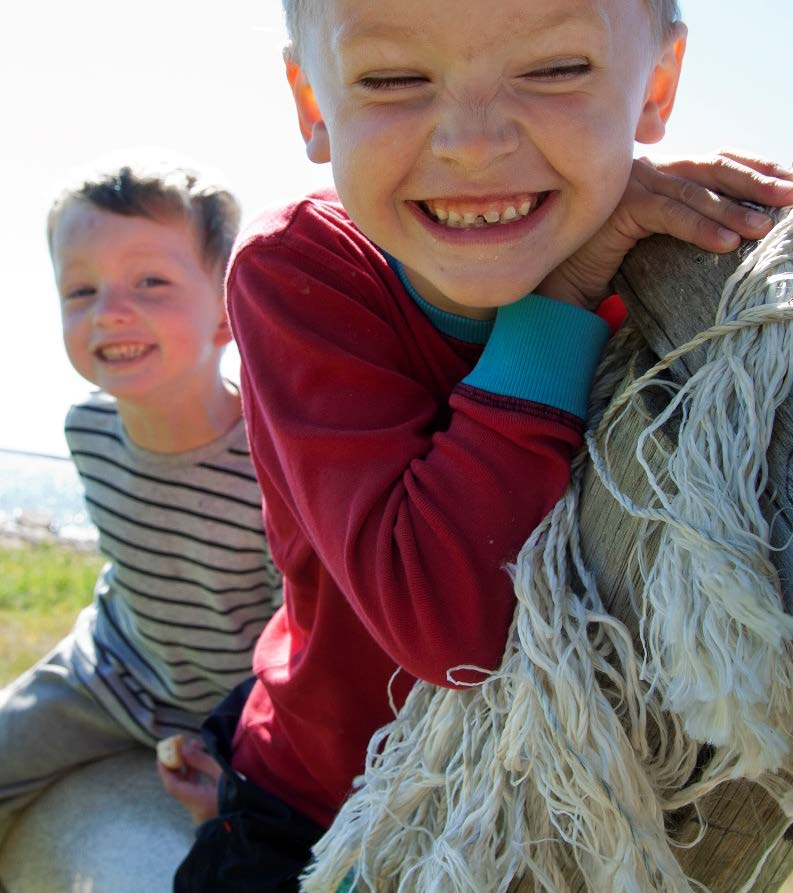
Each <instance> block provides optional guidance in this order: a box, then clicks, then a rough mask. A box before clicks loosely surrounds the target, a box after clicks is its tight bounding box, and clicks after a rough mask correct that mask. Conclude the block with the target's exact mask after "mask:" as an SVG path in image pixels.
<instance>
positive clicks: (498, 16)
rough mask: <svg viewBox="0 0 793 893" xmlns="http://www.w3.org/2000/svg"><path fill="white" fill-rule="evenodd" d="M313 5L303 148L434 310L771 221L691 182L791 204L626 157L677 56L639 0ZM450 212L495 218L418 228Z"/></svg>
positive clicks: (674, 40) (196, 806) (193, 756)
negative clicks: (661, 236) (644, 242)
mask: <svg viewBox="0 0 793 893" xmlns="http://www.w3.org/2000/svg"><path fill="white" fill-rule="evenodd" d="M314 2H315V6H316V9H317V10H318V13H319V14H318V16H317V22H316V23H314V21H313V17H308V18H307V20H306V21H304V22H303V23H302V29H303V30H302V33H301V35H300V37H301V40H300V46H301V58H300V59H299V60H295V59H292V58H290V57H289V56H288V55H287V75H288V78H289V82H290V85H291V87H292V91H293V94H294V98H295V104H296V107H297V112H298V119H299V124H300V130H301V133H302V134H303V137H304V139H305V141H306V148H307V152H308V156H309V158H310V159H311V160H312V161H315V162H317V163H325V162H331V164H332V166H333V175H334V180H335V183H336V188H337V190H338V192H339V196H340V198H341V200H342V203H343V204H344V206H345V208H346V210H347V212H348V213H349V214H350V216H351V218H352V219H353V220H354V221H355V223H356V224H357V225H358V226H359V228H360V229H361V230H362V232H364V233H365V234H366V235H367V236H368V237H369V238H370V239H371V240H372V241H373V242H375V243H376V244H378V245H379V246H380V247H381V248H384V249H385V250H386V251H388V252H390V253H391V254H393V255H394V256H395V257H397V258H398V259H399V260H401V261H402V262H403V264H404V265H405V267H406V270H407V273H408V276H409V278H410V279H411V281H412V283H413V285H414V286H415V287H416V288H417V289H418V290H419V291H420V292H421V294H422V295H423V296H424V298H426V299H427V300H429V301H431V302H432V303H434V304H435V305H436V306H437V307H440V308H441V309H444V310H448V311H450V312H452V313H458V314H461V315H467V316H470V317H474V318H476V317H481V318H487V317H489V316H492V315H493V313H494V312H495V308H497V307H499V306H502V305H505V304H508V303H511V302H513V301H516V300H518V299H519V298H521V297H522V296H523V295H525V294H527V293H529V292H531V291H532V290H534V289H535V288H537V287H538V285H540V286H541V291H542V293H543V294H547V295H549V296H550V297H554V298H558V299H561V300H567V301H572V302H574V303H578V304H581V305H582V306H594V305H595V304H596V303H597V300H598V299H599V298H600V297H602V296H603V294H604V291H603V289H604V288H606V287H607V286H608V283H609V280H610V278H611V276H612V275H613V273H614V272H615V271H616V269H617V267H618V266H619V263H620V261H621V259H622V257H623V256H624V254H625V252H626V251H627V250H628V249H629V248H630V247H631V245H632V244H634V243H635V242H636V241H637V240H638V239H640V238H643V237H644V236H646V235H648V234H649V233H651V232H668V233H670V234H672V235H674V236H676V237H678V238H683V239H688V240H689V241H692V242H694V243H695V244H697V245H699V246H700V247H702V248H704V249H706V250H712V251H726V250H731V249H733V248H735V247H736V246H737V244H738V242H739V236H745V237H749V238H759V237H761V236H762V235H764V234H765V233H766V232H767V231H768V230H769V229H770V226H771V223H770V221H769V220H768V218H761V219H760V220H759V221H752V220H751V219H750V218H749V217H747V214H748V213H749V212H747V211H746V209H743V208H741V207H740V206H739V205H737V204H735V203H733V202H729V201H724V200H722V199H720V198H719V197H717V196H716V195H714V193H713V192H710V191H709V190H711V189H718V190H719V191H720V192H723V193H726V194H728V195H733V196H735V197H738V198H742V199H744V198H745V199H751V200H752V201H754V202H757V203H759V204H772V205H782V204H790V203H793V184H792V183H791V182H790V180H791V178H793V173H791V171H790V170H787V169H783V168H781V167H780V166H778V165H775V164H773V163H771V162H768V161H765V160H764V159H759V158H755V157H752V156H749V155H747V154H746V153H737V154H736V153H722V154H721V155H717V156H711V157H707V158H696V159H691V160H688V159H686V160H676V161H671V162H669V163H668V164H665V165H651V164H645V163H644V162H641V161H636V162H634V161H632V154H633V141H634V138H636V139H638V140H639V141H643V142H656V141H657V140H659V139H661V137H662V136H663V133H664V127H665V122H666V119H667V118H668V116H669V114H670V112H671V110H672V104H673V102H674V96H675V90H676V87H677V78H678V75H679V71H680V63H681V61H682V56H683V51H684V48H685V29H683V28H680V29H678V30H677V31H676V32H675V34H674V35H672V37H671V39H670V40H669V41H667V42H666V43H664V44H663V45H661V44H659V43H658V42H657V41H656V40H655V39H654V37H653V30H652V28H651V25H650V20H649V17H648V13H647V8H646V5H645V3H644V0H531V2H527V0H431V2H427V0H314ZM626 185H627V187H628V188H627V189H626ZM538 195H542V196H543V201H542V202H541V203H540V202H537V201H536V197H537V196H538ZM526 202H528V203H529V208H530V213H526V214H525V215H523V214H521V213H520V207H521V205H524V204H525V203H526ZM535 205H536V207H535ZM510 207H514V208H515V210H516V212H517V217H513V216H512V214H511V213H509V210H508V209H509V208H510ZM466 210H468V211H470V212H474V211H475V212H477V215H476V216H479V215H480V214H481V215H485V214H491V216H492V213H493V212H495V211H498V212H499V218H502V217H504V216H506V217H507V218H508V220H507V222H505V223H503V224H502V223H498V224H496V225H495V227H494V228H492V229H491V228H488V229H485V228H484V222H485V221H484V220H482V221H481V222H479V223H476V224H475V225H474V226H473V227H472V228H469V229H463V228H454V227H453V228H451V229H450V228H449V227H448V226H443V225H442V223H441V222H439V221H438V220H437V219H434V218H438V217H440V216H443V214H444V213H446V214H447V222H448V216H449V212H451V211H454V212H455V213H457V214H459V215H460V216H463V217H464V213H465V211H466ZM427 211H430V213H429V214H428V213H426V212H427ZM725 227H726V231H725V230H724V228H725ZM579 249H580V250H579ZM183 755H184V758H185V762H186V763H187V765H188V769H187V770H186V772H185V773H184V774H183V775H179V774H178V773H173V772H169V771H168V770H166V769H164V768H163V767H162V766H160V767H159V771H160V776H161V778H162V779H163V784H164V785H165V787H166V789H167V790H168V791H169V792H170V793H171V794H172V795H173V796H174V797H176V798H177V799H178V800H179V801H180V802H181V803H182V804H183V805H185V807H186V808H187V809H188V810H189V811H190V813H191V815H192V816H193V817H194V819H195V820H196V821H203V820H205V819H207V818H209V817H211V816H214V815H216V814H217V784H216V781H217V777H218V773H219V770H218V767H217V764H215V763H214V762H213V761H212V759H211V757H209V756H207V755H206V754H205V753H204V752H203V751H202V750H201V748H200V746H198V745H194V746H192V747H191V748H189V749H186V750H185V752H184V754H183Z"/></svg>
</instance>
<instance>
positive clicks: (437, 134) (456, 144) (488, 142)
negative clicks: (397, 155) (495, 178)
mask: <svg viewBox="0 0 793 893" xmlns="http://www.w3.org/2000/svg"><path fill="white" fill-rule="evenodd" d="M519 140H520V134H519V132H518V125H517V123H516V122H515V120H514V119H513V118H511V117H510V116H509V115H508V114H505V113H504V110H503V109H501V108H500V103H499V101H498V100H497V99H493V100H491V101H490V102H470V101H469V102H460V101H455V100H450V101H449V102H448V103H447V104H446V106H445V108H444V110H443V112H442V114H441V116H440V119H439V121H438V123H437V125H436V126H435V129H434V131H433V133H432V151H433V154H434V155H435V157H436V158H440V159H444V160H446V161H451V162H454V163H455V164H457V165H460V166H461V167H463V168H465V169H466V170H469V171H471V172H476V171H484V170H486V169H487V168H489V167H490V165H492V164H493V163H494V162H496V161H498V160H499V159H501V158H504V157H505V156H508V155H511V154H512V153H513V152H515V151H517V149H518V144H519Z"/></svg>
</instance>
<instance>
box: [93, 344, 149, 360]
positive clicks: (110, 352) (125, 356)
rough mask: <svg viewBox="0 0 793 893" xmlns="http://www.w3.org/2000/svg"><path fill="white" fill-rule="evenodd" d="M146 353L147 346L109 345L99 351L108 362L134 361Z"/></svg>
mask: <svg viewBox="0 0 793 893" xmlns="http://www.w3.org/2000/svg"><path fill="white" fill-rule="evenodd" d="M145 351H146V345H145V344H108V345H107V346H106V347H102V348H100V349H99V353H100V354H101V356H102V357H103V358H104V359H106V360H133V359H135V357H139V356H140V355H141V354H143V353H145Z"/></svg>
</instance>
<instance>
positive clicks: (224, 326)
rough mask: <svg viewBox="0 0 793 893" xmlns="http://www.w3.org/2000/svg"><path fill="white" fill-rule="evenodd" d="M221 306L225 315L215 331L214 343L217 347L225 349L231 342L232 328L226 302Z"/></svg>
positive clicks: (221, 303) (222, 302)
mask: <svg viewBox="0 0 793 893" xmlns="http://www.w3.org/2000/svg"><path fill="white" fill-rule="evenodd" d="M220 306H221V308H222V310H223V313H222V315H221V317H220V319H219V320H218V325H217V328H216V329H215V334H214V336H213V337H212V343H213V344H214V345H215V347H225V346H226V345H227V344H229V343H230V342H231V339H232V334H231V326H230V325H229V317H228V314H227V313H226V304H225V301H222V300H221V301H220Z"/></svg>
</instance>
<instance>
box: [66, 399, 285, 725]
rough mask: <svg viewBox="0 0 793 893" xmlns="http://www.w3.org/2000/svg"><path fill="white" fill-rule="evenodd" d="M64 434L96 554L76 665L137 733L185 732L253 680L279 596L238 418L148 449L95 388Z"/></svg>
mask: <svg viewBox="0 0 793 893" xmlns="http://www.w3.org/2000/svg"><path fill="white" fill-rule="evenodd" d="M66 439H67V442H68V444H69V449H70V451H71V454H72V458H73V459H74V463H75V465H76V467H77V471H78V472H79V475H80V478H81V480H82V483H83V486H84V488H85V501H86V505H87V508H88V512H89V514H90V516H91V519H92V521H93V522H94V524H95V525H96V527H97V528H98V530H99V548H100V550H101V552H102V553H103V555H104V556H105V557H106V558H107V559H108V563H107V564H106V565H105V567H104V568H103V570H102V572H101V574H100V576H99V579H98V581H97V584H96V588H95V590H94V600H93V603H92V605H91V606H90V607H89V608H87V609H86V610H85V611H84V612H83V613H82V614H81V615H80V618H79V619H78V621H77V625H76V627H75V636H76V644H77V646H78V648H77V654H78V656H77V664H76V667H75V669H76V670H77V673H78V675H79V676H80V678H81V679H82V681H83V683H84V684H86V685H87V686H88V687H89V688H90V689H91V691H92V692H93V693H94V695H95V696H96V697H97V698H98V699H99V700H100V701H101V702H102V703H103V704H104V705H105V706H106V708H107V709H108V710H109V711H110V712H111V713H112V715H113V716H114V717H115V718H116V719H118V720H119V722H121V723H122V725H124V726H125V727H126V728H128V729H129V730H130V731H131V732H132V734H134V735H135V736H136V737H138V738H139V739H141V740H144V741H147V742H149V743H150V742H151V741H152V740H155V739H158V738H161V737H163V736H164V735H168V734H173V733H174V732H175V731H195V730H197V729H198V727H199V726H200V723H201V721H202V720H203V719H204V717H205V716H206V715H207V714H208V713H209V712H210V711H211V710H212V708H213V707H215V706H216V705H217V703H218V702H219V701H220V700H221V699H222V698H223V696H224V695H225V694H227V693H228V691H229V690H230V689H231V688H233V687H234V686H235V685H236V684H237V683H239V682H240V681H242V680H243V679H245V678H246V677H248V676H250V675H251V672H252V667H251V655H252V652H253V647H254V645H255V643H256V640H257V639H258V637H259V633H260V632H261V631H262V629H263V628H264V626H265V623H266V622H267V620H268V618H269V617H270V616H271V615H272V614H273V612H274V611H275V610H276V608H277V607H278V606H279V605H280V603H281V597H282V593H281V578H280V574H279V573H278V571H277V570H276V568H275V566H274V565H273V562H272V558H271V557H270V550H269V547H268V544H267V539H266V536H265V532H264V528H263V522H262V504H261V494H260V491H259V487H258V484H257V481H256V476H255V474H254V472H253V468H252V465H251V459H250V453H249V449H248V442H247V437H246V431H245V424H244V422H243V420H242V419H240V421H239V422H238V423H237V424H236V425H235V426H234V427H233V428H232V429H231V430H229V431H228V432H226V434H224V435H223V436H222V437H220V438H219V439H218V440H216V441H214V442H213V443H210V444H207V445H206V446H203V447H200V448H198V449H196V450H191V451H189V452H185V453H179V454H170V455H166V454H158V453H151V452H149V451H147V450H144V449H141V448H140V447H138V446H137V445H136V444H134V443H133V442H132V441H131V440H130V439H129V437H128V436H127V434H126V431H125V430H124V426H123V424H122V421H121V418H120V416H119V414H118V411H117V409H116V404H115V401H114V400H113V398H111V397H109V396H107V395H105V394H102V393H95V394H93V395H92V396H91V398H90V399H89V400H87V401H86V402H85V403H82V404H80V405H77V406H73V407H72V408H71V410H70V411H69V414H68V415H67V418H66Z"/></svg>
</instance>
